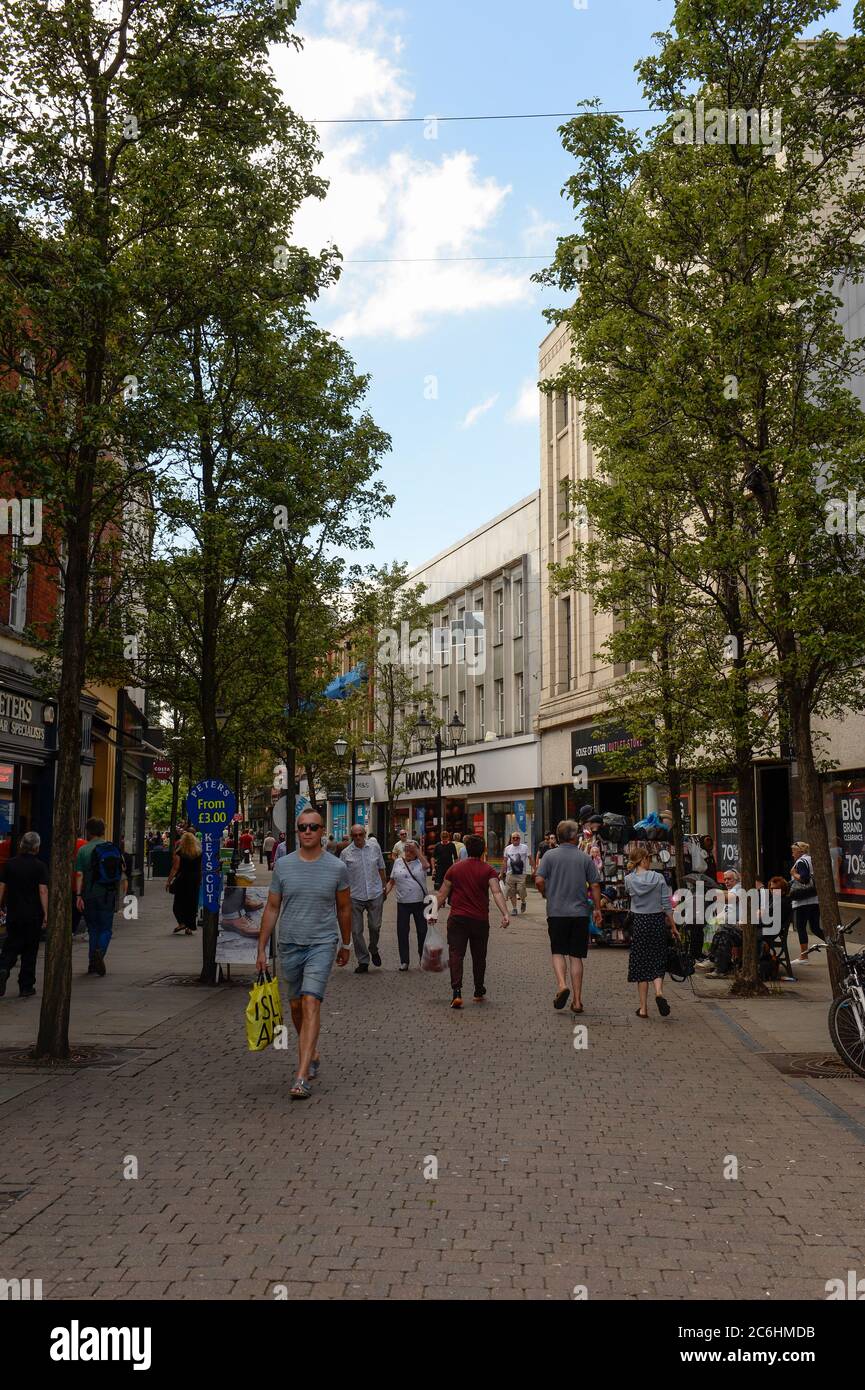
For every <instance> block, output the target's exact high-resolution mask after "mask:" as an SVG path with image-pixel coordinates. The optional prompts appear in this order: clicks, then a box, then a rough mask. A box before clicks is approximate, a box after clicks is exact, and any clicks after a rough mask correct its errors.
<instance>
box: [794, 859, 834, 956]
mask: <svg viewBox="0 0 865 1390" xmlns="http://www.w3.org/2000/svg"><path fill="white" fill-rule="evenodd" d="M792 851H793V868H792V870H791V888H790V897H791V899H792V902H793V926H794V927H795V928H796V934H797V936H798V937H799V954H798V956H796V957H795V959H794V961H793V964H794V965H801V964H802V963H803V962H804V961H807V959H808V957H807V956H806V955H805V952H806V951H807V949H808V928H809V927H810V928H811V930H812V932H813V933H814V935H815V936H819V938H820V940H821V941H825V940H826V937H825V935H824V932H823V928H822V927H821V926H820V903H819V900H818V898H817V889H816V888H815V886H814V866H813V864H812V863H811V846H810V845H809V844H808V843H807V841H805V840H797V841H795V842H794V844H793V845H792Z"/></svg>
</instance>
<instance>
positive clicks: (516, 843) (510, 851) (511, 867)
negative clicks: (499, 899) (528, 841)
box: [502, 830, 529, 913]
mask: <svg viewBox="0 0 865 1390" xmlns="http://www.w3.org/2000/svg"><path fill="white" fill-rule="evenodd" d="M504 860H505V862H504V868H503V869H502V880H503V882H504V885H505V897H506V898H507V900H508V902H509V903H510V905H511V907H512V908H513V910H514V913H516V910H517V897H519V900H520V912H525V910H526V883H527V881H528V873H527V869H528V865H529V847H528V845H524V844H523V837H522V835H521V834H520V832H519V831H518V830H515V831H514V833H513V835H512V836H511V842H510V844H509V845H507V846H506V847H505V855H504Z"/></svg>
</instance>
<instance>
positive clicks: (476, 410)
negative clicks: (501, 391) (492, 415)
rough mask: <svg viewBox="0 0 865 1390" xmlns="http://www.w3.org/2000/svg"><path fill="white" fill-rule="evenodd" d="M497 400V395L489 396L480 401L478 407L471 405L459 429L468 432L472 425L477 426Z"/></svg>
mask: <svg viewBox="0 0 865 1390" xmlns="http://www.w3.org/2000/svg"><path fill="white" fill-rule="evenodd" d="M497 400H498V394H496V395H495V396H489V397H488V398H487V400H485V401H481V403H480V405H473V406H472V408H471V410H470V411H469V413H468V415H467V416H466V418H465V419H464V420H463V422H462V425H461V426H460V429H464V430H470V429H471V427H472V425H475V424H477V422H478V420H479V419H480V418H481V416H482V415H486V413H487V411H488V410H492V408H493V406H494V405H495V403H496V401H497Z"/></svg>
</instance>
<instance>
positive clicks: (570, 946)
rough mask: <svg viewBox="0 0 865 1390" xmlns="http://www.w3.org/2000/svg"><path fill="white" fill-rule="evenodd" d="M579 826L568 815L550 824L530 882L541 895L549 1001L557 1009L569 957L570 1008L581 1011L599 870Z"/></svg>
mask: <svg viewBox="0 0 865 1390" xmlns="http://www.w3.org/2000/svg"><path fill="white" fill-rule="evenodd" d="M579 835H580V827H579V826H578V825H577V822H576V821H574V820H563V821H560V822H559V824H558V826H557V827H556V838H557V839H558V842H559V843H558V845H557V847H556V848H555V849H551V850H548V851H547V853H546V854H545V855H544V857H543V859H542V860H541V862H540V864H539V865H538V867H537V869H536V870H535V885H536V887H537V889H538V891H539V893H540V895H541V897H542V898H546V901H547V930H548V932H549V935H550V950H551V951H552V956H553V970H554V971H555V976H556V986H557V989H556V997H555V999H554V1000H553V1007H554V1008H556V1009H563V1008H564V1007H565V1005H566V1004H567V1002H568V995H569V994H570V992H571V991H570V990H569V989H568V983H567V969H566V961H570V967H571V988H572V989H573V992H574V997H573V1000H572V1001H571V1013H573V1014H581V1013H582V1012H583V961H584V960H585V958H586V956H587V955H588V951H589V892H591V895H592V901H593V903H594V912H593V914H592V916H593V918H594V922H595V926H596V927H600V925H601V922H602V920H603V918H602V916H601V876H600V874H599V873H598V870H597V867H596V866H595V864H594V862H593V861H592V859H591V858H590V857H589V855H588V854H585V853H584V852H583V850H581V849H580V847H579V845H578V843H577V841H578V839H579Z"/></svg>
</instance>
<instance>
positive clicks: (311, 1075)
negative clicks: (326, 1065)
mask: <svg viewBox="0 0 865 1390" xmlns="http://www.w3.org/2000/svg"><path fill="white" fill-rule="evenodd" d="M320 1069H321V1058H320V1057H316V1059H315V1061H314V1062H310V1064H309V1071H308V1072H307V1074H306V1079H307V1081H314V1080H315V1078H316V1077H317V1076H318V1073H319V1071H320Z"/></svg>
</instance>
